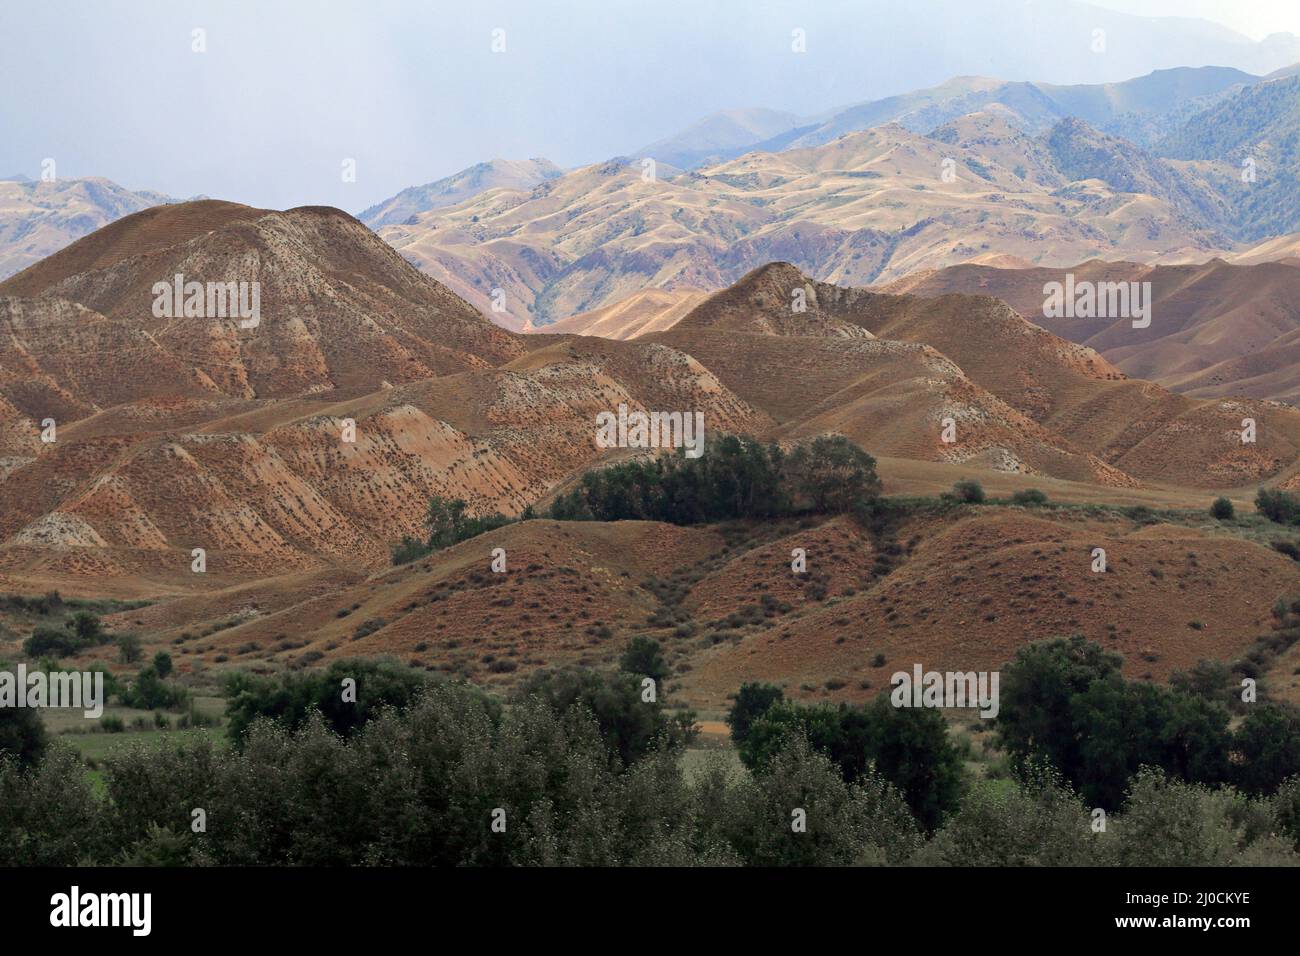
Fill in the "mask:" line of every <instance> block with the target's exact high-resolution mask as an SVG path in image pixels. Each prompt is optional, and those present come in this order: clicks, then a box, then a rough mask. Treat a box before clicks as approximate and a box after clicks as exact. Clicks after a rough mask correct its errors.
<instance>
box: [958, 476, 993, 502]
mask: <svg viewBox="0 0 1300 956" xmlns="http://www.w3.org/2000/svg"><path fill="white" fill-rule="evenodd" d="M952 496H953V497H954V498H956V499H957V500H958V501H963V502H965V503H966V504H972V505H978V504H983V503H984V500H985V495H984V486H983V485H981V484H980V483H979V482H978V481H975V480H974V479H972V478H963V479H962V480H961V481H958V482H957V483H956V484H954V485H953V486H952Z"/></svg>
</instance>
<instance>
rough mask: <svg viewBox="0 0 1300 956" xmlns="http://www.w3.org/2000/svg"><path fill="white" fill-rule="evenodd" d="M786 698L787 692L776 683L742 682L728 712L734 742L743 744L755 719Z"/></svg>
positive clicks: (738, 744) (728, 721)
mask: <svg viewBox="0 0 1300 956" xmlns="http://www.w3.org/2000/svg"><path fill="white" fill-rule="evenodd" d="M784 699H785V692H784V691H782V690H781V688H779V687H777V686H776V685H775V684H760V683H745V684H741V685H740V690H739V691H737V692H736V699H735V701H734V702H733V703H732V705H731V710H730V711H729V712H728V713H727V724H728V725H729V726H730V727H731V740H732V742H733V743H735V744H736V746H740V745H741V744H743V743H744V742H745V741H746V739H748V737H749V728H750V727H751V726H752V725H753V723H754V721H755V720H757V719H758V718H759V717H762V716H763V715H764V714H766V713H767V712H768V710H770V709H771V707H772V705H773V704H775V703H777V702H778V701H781V700H784Z"/></svg>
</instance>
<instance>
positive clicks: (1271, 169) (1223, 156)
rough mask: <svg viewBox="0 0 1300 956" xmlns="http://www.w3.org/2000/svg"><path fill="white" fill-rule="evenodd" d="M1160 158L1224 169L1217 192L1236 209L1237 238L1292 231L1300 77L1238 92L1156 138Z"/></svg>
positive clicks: (1298, 168) (1296, 205)
mask: <svg viewBox="0 0 1300 956" xmlns="http://www.w3.org/2000/svg"><path fill="white" fill-rule="evenodd" d="M1156 148H1157V150H1158V151H1159V152H1160V153H1161V154H1163V155H1166V156H1171V157H1174V158H1177V159H1185V160H1200V161H1203V162H1209V163H1219V164H1224V165H1226V169H1225V168H1222V166H1221V167H1219V168H1218V170H1217V172H1218V177H1217V178H1218V186H1219V189H1220V190H1221V191H1222V192H1223V193H1224V194H1225V195H1227V197H1228V199H1229V201H1230V202H1231V203H1232V205H1233V208H1235V209H1236V210H1237V213H1238V215H1237V222H1238V230H1239V233H1240V238H1242V239H1247V240H1256V241H1257V240H1261V239H1265V238H1268V237H1270V236H1275V235H1277V234H1279V233H1284V232H1294V231H1296V225H1297V222H1298V221H1300V189H1297V185H1298V184H1300V76H1289V77H1283V78H1280V79H1275V80H1269V81H1267V82H1264V83H1259V84H1256V85H1254V86H1250V87H1247V88H1245V89H1243V90H1241V91H1240V92H1239V93H1238V94H1237V95H1236V96H1234V97H1232V98H1231V99H1228V100H1225V101H1223V102H1221V103H1218V104H1217V105H1215V106H1213V107H1211V108H1210V109H1207V110H1206V111H1204V112H1203V113H1200V114H1198V115H1196V116H1194V117H1193V118H1191V119H1190V120H1189V121H1188V122H1187V123H1186V124H1185V125H1184V126H1183V127H1181V128H1180V129H1178V130H1177V131H1175V132H1173V133H1171V134H1170V135H1169V136H1168V137H1166V138H1165V139H1163V140H1161V142H1160V143H1158V144H1157V146H1156Z"/></svg>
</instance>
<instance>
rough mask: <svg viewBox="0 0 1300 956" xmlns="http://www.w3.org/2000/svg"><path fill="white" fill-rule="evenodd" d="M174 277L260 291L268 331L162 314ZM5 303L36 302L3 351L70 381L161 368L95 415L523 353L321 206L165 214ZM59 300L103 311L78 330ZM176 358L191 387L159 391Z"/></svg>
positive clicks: (413, 373) (8, 291) (19, 308)
mask: <svg viewBox="0 0 1300 956" xmlns="http://www.w3.org/2000/svg"><path fill="white" fill-rule="evenodd" d="M176 275H181V276H183V277H184V281H185V282H191V281H193V282H200V283H209V282H211V283H222V284H224V283H248V284H249V289H250V290H251V284H252V283H257V284H258V287H259V288H260V321H259V322H258V323H257V324H256V326H255V327H241V325H242V323H241V322H240V321H239V319H238V318H236V317H231V318H224V319H223V318H217V317H213V318H201V317H197V316H188V317H187V316H183V315H178V314H176V313H178V311H179V310H180V303H175V304H174V305H173V308H172V309H171V311H172V313H173V315H174V317H159V316H156V315H155V314H154V312H155V301H156V296H155V293H154V291H153V290H154V286H155V284H156V283H160V282H161V283H163V284H165V285H170V284H172V283H173V281H174V276H176ZM0 296H10V297H23V298H24V299H26V300H28V302H27V303H22V302H18V301H15V300H11V301H10V305H9V308H8V314H9V322H8V325H9V327H10V328H11V329H12V330H13V331H14V332H15V335H14V336H12V337H11V338H10V339H9V340H8V341H6V342H5V345H4V347H5V348H6V349H7V350H13V351H15V352H21V353H25V354H31V355H35V356H38V361H39V362H41V363H43V364H44V365H47V366H53V367H52V369H51V374H52V375H53V377H55V378H56V379H60V380H61V381H71V380H73V379H74V378H75V377H76V376H77V375H79V374H81V369H82V368H83V366H85V365H86V360H85V356H86V355H87V354H91V353H92V352H93V354H95V355H97V356H99V357H100V360H101V361H102V362H105V363H109V364H110V365H111V363H112V362H114V361H130V362H138V361H140V358H139V356H140V355H141V354H142V353H143V354H145V355H146V356H147V358H146V359H145V361H146V362H150V363H152V364H151V365H149V366H146V367H149V368H150V370H151V373H150V374H149V375H148V376H120V377H114V378H113V379H112V385H113V387H114V389H116V391H115V393H114V394H111V395H106V394H102V393H99V392H96V393H93V394H88V395H86V396H84V398H85V400H87V401H89V402H91V403H94V404H97V405H102V404H105V403H111V402H113V401H121V400H124V399H125V398H126V397H127V395H126V394H124V393H123V392H122V390H124V389H125V390H130V389H135V390H137V392H139V393H141V394H154V393H156V392H157V390H158V389H160V388H169V389H171V390H174V391H177V392H179V393H181V394H194V393H195V391H196V390H201V391H211V390H215V391H220V392H221V393H223V394H228V395H234V396H240V397H263V398H274V397H283V396H286V395H293V394H299V393H301V392H306V391H317V390H322V389H329V388H349V387H368V388H375V387H378V386H379V385H381V384H382V383H384V382H390V383H394V384H395V383H398V382H404V381H414V380H416V379H420V378H426V377H428V376H430V375H435V374H447V373H450V372H456V371H462V370H464V369H466V368H474V367H484V366H487V365H492V364H497V363H499V362H501V361H504V360H506V359H508V358H510V357H511V356H513V355H517V354H519V352H520V351H521V348H520V346H519V345H518V343H516V342H515V341H514V340H513V339H511V338H510V336H509V335H508V334H506V333H505V332H503V331H502V330H500V329H498V328H496V327H494V326H492V325H491V324H490V323H488V322H486V321H485V320H484V319H483V318H482V317H481V316H480V315H478V314H477V313H475V312H474V311H473V310H472V309H470V308H468V307H467V306H466V305H465V303H463V302H462V301H460V300H459V299H457V298H456V297H455V296H453V295H451V294H450V293H448V292H447V291H446V290H445V289H443V288H441V287H440V286H438V285H437V284H436V283H434V282H430V281H429V280H428V279H426V278H424V277H423V276H421V275H419V274H418V273H416V272H415V271H414V270H412V269H411V268H410V267H409V266H408V265H407V264H406V263H404V262H403V261H402V260H401V257H400V256H398V255H396V254H395V253H394V252H393V251H392V249H391V248H389V247H388V246H386V245H385V244H384V243H383V242H381V241H380V240H379V239H377V238H376V237H375V235H374V234H373V233H371V232H370V231H369V230H368V229H366V228H365V227H364V226H362V225H361V224H360V223H359V222H357V221H356V220H355V219H352V218H351V217H350V216H347V215H346V214H344V213H342V212H339V211H338V210H332V209H325V208H316V207H304V208H301V209H294V210H290V211H288V212H284V213H280V212H269V211H266V210H260V209H252V208H249V207H247V206H239V205H236V204H234V203H221V202H215V201H203V202H195V203H180V204H176V205H172V206H158V207H154V208H152V209H148V210H145V211H143V212H140V213H136V214H135V215H132V216H129V217H127V218H125V219H122V220H119V221H117V222H115V223H113V224H112V225H110V226H108V227H106V228H105V229H103V230H100V231H99V232H97V233H95V234H94V235H92V236H88V237H86V238H84V239H82V240H79V241H78V242H76V243H74V244H73V245H72V246H70V247H68V248H67V249H64V250H63V251H61V252H59V253H56V254H55V255H53V256H50V257H49V258H47V259H45V260H43V261H42V262H40V263H38V264H37V265H35V266H33V267H31V268H30V269H27V270H25V271H23V272H21V273H19V274H18V275H16V276H12V277H11V278H9V279H8V280H6V281H5V282H3V283H0ZM36 300H39V304H37V302H36ZM60 300H62V301H64V302H71V303H76V304H77V305H78V306H81V307H83V309H85V310H90V311H89V312H87V313H79V314H77V315H76V316H75V318H74V317H73V315H72V313H69V312H68V310H67V309H66V308H65V307H63V306H61V305H59V302H60ZM246 301H249V302H250V304H251V295H250V296H249V299H248V300H246ZM204 306H205V311H206V300H205V301H204ZM43 311H44V312H58V313H59V315H58V316H57V317H56V316H53V315H46V314H43ZM20 326H21V335H19V334H17V332H18V330H19V327H20ZM15 358H16V356H15ZM155 360H156V361H155ZM177 361H179V362H180V363H181V364H182V365H184V366H187V369H186V372H185V374H184V375H181V376H175V375H172V376H169V377H166V378H162V379H161V380H160V378H159V376H160V375H163V374H164V373H163V371H162V369H161V365H162V364H166V363H169V362H170V363H175V362H177Z"/></svg>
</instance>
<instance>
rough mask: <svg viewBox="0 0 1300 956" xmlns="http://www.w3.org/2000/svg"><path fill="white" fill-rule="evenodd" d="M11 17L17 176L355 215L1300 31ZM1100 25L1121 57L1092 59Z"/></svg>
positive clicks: (124, 4) (1184, 59)
mask: <svg viewBox="0 0 1300 956" xmlns="http://www.w3.org/2000/svg"><path fill="white" fill-rule="evenodd" d="M9 2H10V4H11V8H10V10H8V11H6V13H5V15H4V16H5V22H4V27H5V29H4V31H3V35H0V83H2V84H3V96H0V175H8V174H17V173H21V174H25V175H28V176H31V177H36V176H38V175H39V174H40V168H41V161H42V160H43V159H44V158H46V157H50V158H53V159H54V160H55V161H56V163H57V169H58V174H59V175H60V176H61V177H73V176H87V175H99V176H106V177H108V178H110V179H113V180H115V181H117V182H119V183H121V184H122V185H124V186H127V187H130V188H133V189H156V190H159V191H162V192H166V193H169V194H171V195H173V196H177V197H188V196H191V195H195V194H206V195H209V196H213V197H217V198H223V199H231V200H236V201H239V202H247V203H252V204H255V205H261V206H269V207H275V208H285V207H289V206H294V205H302V204H309V203H321V204H330V205H336V206H341V207H342V208H344V209H347V210H349V211H350V212H357V211H360V210H361V209H363V208H365V207H366V206H368V205H370V204H372V203H374V202H377V201H379V200H380V199H383V198H385V197H387V196H389V195H391V194H392V193H394V192H396V191H397V190H399V189H401V188H403V187H405V186H409V185H415V184H419V183H424V182H428V181H431V180H433V179H437V178H440V177H442V176H446V175H449V174H450V173H453V172H455V171H457V170H459V169H462V168H464V167H466V166H469V165H471V164H473V163H475V162H479V161H481V160H484V159H490V158H493V157H496V156H504V157H509V158H523V157H529V156H546V157H547V158H549V159H551V160H553V161H555V162H557V163H559V164H560V165H562V166H572V165H578V164H581V163H588V162H595V161H599V160H603V159H607V158H609V157H611V156H615V155H619V154H627V153H632V152H633V151H635V150H636V149H637V148H638V147H641V146H644V145H645V144H647V143H650V142H653V141H655V140H658V139H660V138H662V137H664V136H667V135H669V134H671V133H674V132H676V131H677V130H679V129H681V128H682V127H684V126H686V125H688V124H689V123H691V122H693V121H694V120H696V119H698V118H700V117H702V116H704V115H705V114H707V113H709V112H711V111H714V110H718V109H725V108H732V107H740V106H769V107H773V108H778V109H785V110H790V111H793V112H797V113H800V114H805V115H806V114H812V113H818V112H822V111H824V110H827V109H830V108H832V107H836V106H842V105H846V104H849V103H854V102H858V101H862V100H867V99H875V98H877V97H880V96H886V95H890V94H893V93H899V92H904V91H906V90H909V89H915V88H917V87H921V86H926V85H930V84H933V83H937V82H941V81H942V80H945V79H948V78H949V77H951V76H953V75H958V74H964V73H982V74H987V75H995V76H1001V77H1004V78H1007V79H1035V80H1044V81H1049V82H1085V81H1086V82H1097V81H1102V80H1121V79H1127V78H1129V77H1131V76H1135V75H1140V74H1142V73H1146V72H1149V71H1150V70H1151V69H1153V68H1157V67H1166V66H1180V65H1189V66H1199V65H1204V64H1205V63H1206V62H1214V63H1216V65H1237V66H1240V67H1241V68H1244V69H1251V68H1256V67H1257V68H1258V71H1259V72H1266V71H1267V70H1270V69H1274V68H1277V67H1279V66H1282V65H1286V64H1285V63H1284V62H1276V63H1275V62H1273V61H1271V60H1267V58H1264V59H1260V57H1259V56H1258V55H1257V54H1258V51H1257V50H1256V49H1255V45H1254V44H1252V43H1249V42H1247V41H1246V39H1245V37H1243V36H1238V35H1236V34H1233V33H1230V32H1229V31H1228V30H1226V29H1223V28H1222V27H1211V26H1210V25H1209V24H1200V25H1194V26H1195V29H1192V30H1190V31H1189V30H1187V29H1186V28H1185V27H1183V28H1180V29H1181V30H1182V33H1180V34H1179V36H1178V37H1177V38H1175V39H1174V40H1169V41H1166V39H1165V35H1164V34H1162V33H1158V32H1156V33H1153V32H1150V31H1151V30H1155V29H1157V27H1156V26H1153V21H1139V20H1136V19H1134V18H1133V17H1131V16H1126V15H1125V14H1126V13H1138V14H1143V15H1159V16H1165V15H1170V14H1179V15H1199V16H1202V17H1210V18H1213V19H1215V20H1216V21H1218V22H1219V23H1221V24H1228V25H1230V26H1231V27H1232V28H1233V29H1234V30H1236V31H1238V33H1244V34H1248V35H1249V36H1250V37H1252V38H1253V39H1259V38H1261V37H1263V36H1265V35H1266V34H1269V33H1272V32H1274V31H1278V30H1291V31H1294V32H1296V33H1298V34H1300V2H1297V0H1181V2H1174V0H1101V2H1102V5H1104V6H1106V7H1108V8H1110V10H1117V11H1121V12H1120V13H1112V12H1108V11H1105V10H1100V9H1099V8H1098V7H1095V6H1087V5H1084V4H1081V3H1076V2H1074V0H653V2H651V0H644V2H642V0H637V2H629V0H456V2H444V0H424V2H416V0H409V2H403V0H355V2H352V0H262V2H254V0H101V2H92V0H39V2H37V3H33V4H29V5H26V6H24V7H23V8H22V9H21V13H18V12H15V9H16V8H14V7H13V0H9ZM1099 25H1100V26H1104V27H1105V29H1106V30H1107V32H1108V35H1109V47H1108V50H1107V52H1106V54H1105V55H1104V56H1098V55H1095V53H1092V52H1089V50H1088V47H1087V44H1088V38H1089V34H1090V32H1091V30H1092V29H1093V28H1094V27H1095V26H1099ZM195 28H202V29H203V30H204V31H206V52H203V53H196V52H193V50H192V30H194V29H195ZM497 28H500V29H504V31H505V34H504V39H505V51H504V52H500V53H494V52H493V50H492V39H493V30H494V29H497ZM795 29H800V30H803V31H804V32H805V35H806V53H804V54H803V55H794V53H793V51H792V35H793V33H792V31H793V30H795ZM1160 29H1164V28H1160ZM1297 58H1298V59H1300V57H1297ZM1228 60H1234V62H1232V63H1228V62H1227V61H1228ZM1192 61H1196V62H1192ZM348 158H351V159H354V160H355V161H356V182H344V181H343V178H342V175H341V164H342V163H343V161H344V160H345V159H348Z"/></svg>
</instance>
